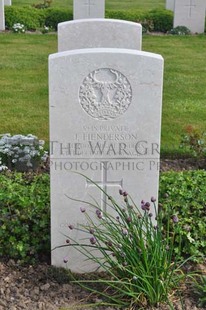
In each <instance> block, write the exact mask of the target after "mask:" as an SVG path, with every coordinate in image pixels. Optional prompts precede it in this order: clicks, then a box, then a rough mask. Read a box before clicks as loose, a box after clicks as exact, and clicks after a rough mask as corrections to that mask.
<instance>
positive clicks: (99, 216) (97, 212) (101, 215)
mask: <svg viewBox="0 0 206 310" xmlns="http://www.w3.org/2000/svg"><path fill="white" fill-rule="evenodd" d="M96 215H97V217H98V218H99V219H102V218H103V214H102V212H101V211H100V210H98V209H97V210H96Z"/></svg>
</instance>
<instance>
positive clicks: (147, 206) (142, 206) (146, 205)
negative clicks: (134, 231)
mask: <svg viewBox="0 0 206 310" xmlns="http://www.w3.org/2000/svg"><path fill="white" fill-rule="evenodd" d="M141 208H142V210H143V211H149V209H150V203H149V202H146V203H144V204H143V203H141Z"/></svg>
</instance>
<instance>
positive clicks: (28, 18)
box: [5, 5, 47, 30]
mask: <svg viewBox="0 0 206 310" xmlns="http://www.w3.org/2000/svg"><path fill="white" fill-rule="evenodd" d="M46 11H47V10H37V9H35V8H32V7H16V6H13V5H12V6H6V7H5V23H6V27H7V28H8V29H12V26H13V25H14V24H16V23H17V22H18V23H20V24H23V25H24V27H25V28H26V29H27V30H36V29H38V28H40V27H42V26H43V25H44V23H45V16H46Z"/></svg>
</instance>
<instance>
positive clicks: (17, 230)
mask: <svg viewBox="0 0 206 310" xmlns="http://www.w3.org/2000/svg"><path fill="white" fill-rule="evenodd" d="M205 184H206V171H204V170H202V171H187V172H181V173H177V172H166V173H163V174H161V177H160V197H159V201H160V203H161V204H162V210H163V211H164V207H169V208H171V209H172V210H173V214H176V215H177V216H178V217H179V223H178V225H179V236H178V238H180V237H181V239H182V251H181V253H180V251H179V248H178V247H177V246H176V248H175V251H176V253H177V254H180V255H183V256H184V257H188V256H190V255H193V254H195V255H203V256H204V257H205V256H206V240H205V236H206V187H205ZM127 190H128V192H129V189H127ZM143 198H144V197H143ZM137 203H138V202H137ZM0 212H1V217H0V258H1V257H3V258H14V259H20V260H21V261H22V262H27V263H28V262H29V263H33V262H35V261H38V260H42V258H44V259H45V258H46V259H47V260H48V259H49V257H50V200H49V175H48V174H41V175H32V174H28V173H27V174H23V173H14V172H13V173H6V174H2V173H1V174H0ZM177 244H178V243H177Z"/></svg>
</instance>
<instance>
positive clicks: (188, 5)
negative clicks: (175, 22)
mask: <svg viewBox="0 0 206 310" xmlns="http://www.w3.org/2000/svg"><path fill="white" fill-rule="evenodd" d="M185 6H186V7H188V8H189V17H192V9H193V8H195V7H196V4H194V3H193V0H190V3H189V4H186V5H185Z"/></svg>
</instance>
